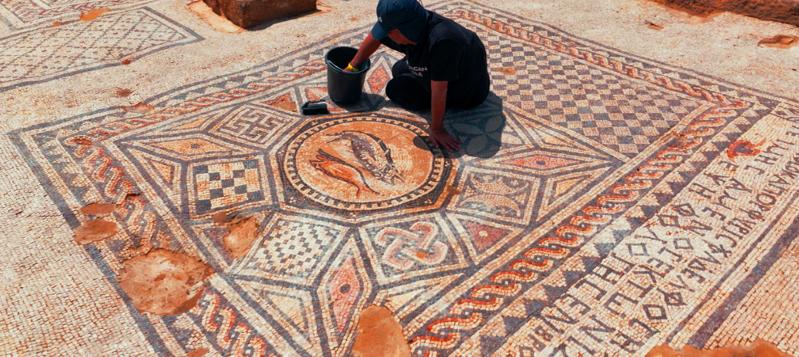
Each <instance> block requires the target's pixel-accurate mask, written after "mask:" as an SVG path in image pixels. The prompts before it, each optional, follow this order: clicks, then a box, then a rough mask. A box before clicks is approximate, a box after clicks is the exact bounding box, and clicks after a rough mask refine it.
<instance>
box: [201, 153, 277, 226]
mask: <svg viewBox="0 0 799 357" xmlns="http://www.w3.org/2000/svg"><path fill="white" fill-rule="evenodd" d="M192 172H193V174H194V182H195V190H196V191H195V193H196V201H195V202H196V203H195V207H196V211H197V213H198V214H202V213H206V212H209V211H213V210H216V209H219V208H224V207H229V206H232V205H235V204H240V203H245V202H254V201H259V200H262V199H263V198H264V194H263V191H262V189H261V177H260V174H259V172H258V162H257V161H255V160H246V161H239V162H226V163H217V164H205V165H198V166H195V167H194V169H193V170H192Z"/></svg>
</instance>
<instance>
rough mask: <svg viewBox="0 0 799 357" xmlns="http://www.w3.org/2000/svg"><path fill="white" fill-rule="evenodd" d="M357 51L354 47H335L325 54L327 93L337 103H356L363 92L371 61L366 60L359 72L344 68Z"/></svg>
mask: <svg viewBox="0 0 799 357" xmlns="http://www.w3.org/2000/svg"><path fill="white" fill-rule="evenodd" d="M356 53H358V50H357V49H355V48H352V47H335V48H333V49H331V50H330V51H327V54H326V55H325V63H327V95H328V96H329V97H330V99H331V100H332V101H334V102H335V103H336V104H342V105H347V104H355V103H357V102H358V101H359V100H360V99H361V95H362V94H363V82H364V80H365V79H366V72H367V71H369V67H370V66H371V62H370V61H369V60H366V62H364V63H363V64H361V65H360V70H359V71H358V72H348V71H345V70H344V69H345V68H347V65H348V64H349V63H350V61H351V60H352V58H353V57H355V54H356Z"/></svg>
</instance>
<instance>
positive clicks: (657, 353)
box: [646, 339, 790, 357]
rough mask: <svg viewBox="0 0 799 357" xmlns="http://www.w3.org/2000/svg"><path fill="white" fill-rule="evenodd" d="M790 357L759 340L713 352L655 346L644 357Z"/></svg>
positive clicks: (717, 349) (689, 347)
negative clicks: (745, 345) (747, 344)
mask: <svg viewBox="0 0 799 357" xmlns="http://www.w3.org/2000/svg"><path fill="white" fill-rule="evenodd" d="M753 356H757V357H790V355H788V354H787V353H783V352H782V351H780V350H779V349H777V347H775V346H774V345H772V344H771V343H769V342H766V341H763V340H761V339H758V340H756V341H755V342H754V343H752V344H751V345H749V347H747V348H744V347H737V346H735V347H720V348H716V349H713V350H700V349H697V348H694V347H691V346H685V347H683V349H682V350H679V351H677V350H675V349H673V348H671V347H669V346H657V347H655V348H653V349H652V350H651V351H649V353H647V354H646V357H753Z"/></svg>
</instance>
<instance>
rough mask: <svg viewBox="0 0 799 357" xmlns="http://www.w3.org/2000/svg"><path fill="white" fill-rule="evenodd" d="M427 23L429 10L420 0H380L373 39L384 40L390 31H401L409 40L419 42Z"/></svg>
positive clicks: (373, 28)
mask: <svg viewBox="0 0 799 357" xmlns="http://www.w3.org/2000/svg"><path fill="white" fill-rule="evenodd" d="M426 23H427V10H425V9H424V6H422V4H421V3H419V0H380V1H378V2H377V23H376V24H375V26H374V27H372V37H374V38H376V39H378V40H382V39H384V38H386V37H388V33H389V31H391V30H393V29H399V31H400V32H402V34H403V35H405V37H407V38H408V39H409V40H411V41H413V42H418V41H419V37H420V36H421V35H422V32H423V31H424V27H425V24H426Z"/></svg>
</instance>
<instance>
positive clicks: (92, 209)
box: [80, 203, 116, 217]
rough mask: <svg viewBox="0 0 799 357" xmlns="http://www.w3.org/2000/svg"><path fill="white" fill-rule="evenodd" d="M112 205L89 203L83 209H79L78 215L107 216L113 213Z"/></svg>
mask: <svg viewBox="0 0 799 357" xmlns="http://www.w3.org/2000/svg"><path fill="white" fill-rule="evenodd" d="M114 207H116V205H114V204H113V203H90V204H88V205H86V206H85V207H83V208H81V209H80V213H83V214H85V215H88V216H98V217H102V216H107V215H109V214H111V212H114Z"/></svg>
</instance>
